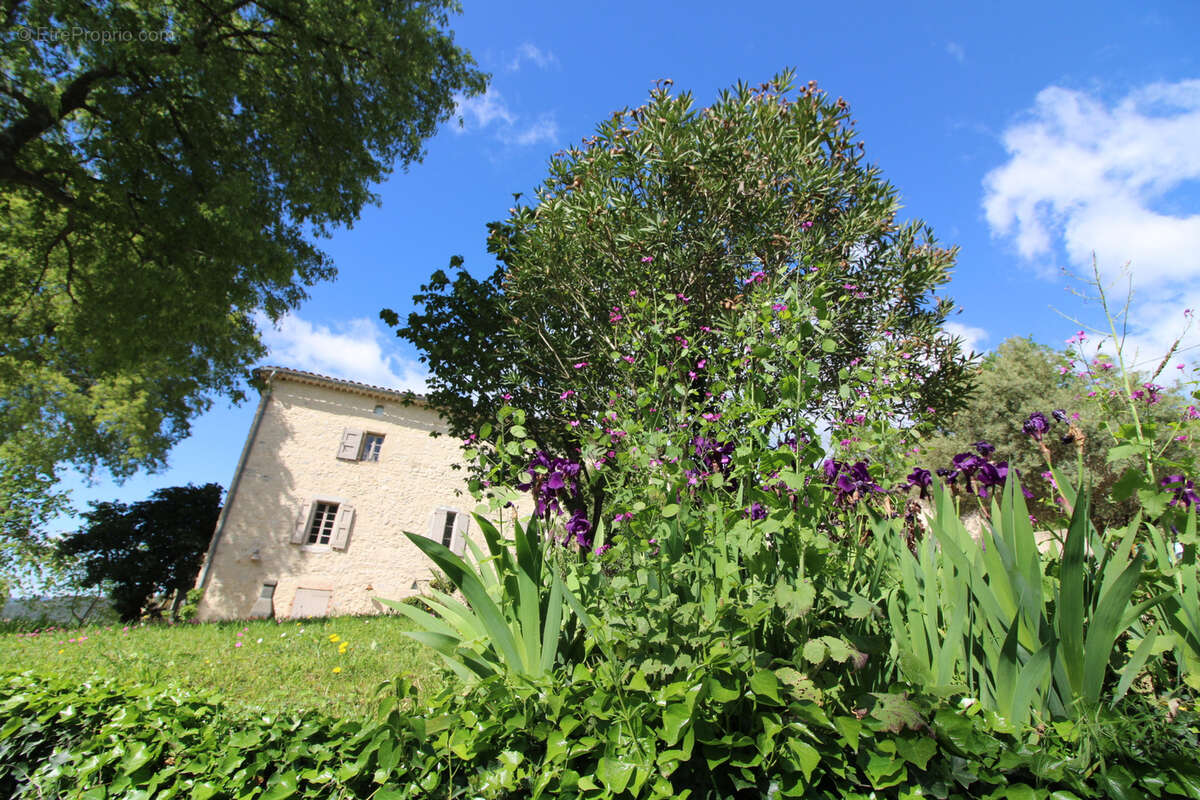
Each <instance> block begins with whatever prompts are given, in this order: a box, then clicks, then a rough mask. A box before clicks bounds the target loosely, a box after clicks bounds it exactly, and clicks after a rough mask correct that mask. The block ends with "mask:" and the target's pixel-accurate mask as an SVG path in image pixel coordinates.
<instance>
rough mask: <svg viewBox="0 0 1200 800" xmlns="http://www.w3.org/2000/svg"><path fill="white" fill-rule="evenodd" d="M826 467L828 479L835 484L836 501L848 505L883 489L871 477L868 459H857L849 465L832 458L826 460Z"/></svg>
mask: <svg viewBox="0 0 1200 800" xmlns="http://www.w3.org/2000/svg"><path fill="white" fill-rule="evenodd" d="M824 469H825V478H826V481H827V482H828V483H831V484H832V485H833V489H834V502H835V503H839V504H843V505H848V504H852V503H855V502H857V501H858V500H861V499H862V498H864V497H866V496H868V495H870V494H874V493H876V492H882V491H883V489H882V488H881V487H880V486H879V485H878V484H877V483H875V481H874V480H872V479H871V473H870V471H869V470H868V468H867V462H866V461H856V462H855V463H854V464H849V465H848V464H845V463H843V462H841V461H834V460H832V459H831V460H829V461H826V462H825V467H824Z"/></svg>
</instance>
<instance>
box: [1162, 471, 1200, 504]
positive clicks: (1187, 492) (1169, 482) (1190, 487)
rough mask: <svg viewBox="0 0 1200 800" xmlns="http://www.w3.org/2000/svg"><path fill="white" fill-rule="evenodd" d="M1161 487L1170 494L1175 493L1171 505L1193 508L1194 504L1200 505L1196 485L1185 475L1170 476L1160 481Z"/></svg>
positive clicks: (1199, 496)
mask: <svg viewBox="0 0 1200 800" xmlns="http://www.w3.org/2000/svg"><path fill="white" fill-rule="evenodd" d="M1159 485H1160V486H1162V487H1163V488H1164V489H1166V490H1167V491H1169V492H1174V493H1175V497H1174V498H1172V499H1171V505H1173V506H1178V505H1182V506H1183V507H1184V508H1191V507H1192V504H1193V503H1200V495H1198V494H1196V484H1195V483H1194V482H1193V481H1191V480H1189V479H1188V478H1187V476H1185V475H1168V476H1167V477H1165V478H1163V479H1162V480H1161V481H1159Z"/></svg>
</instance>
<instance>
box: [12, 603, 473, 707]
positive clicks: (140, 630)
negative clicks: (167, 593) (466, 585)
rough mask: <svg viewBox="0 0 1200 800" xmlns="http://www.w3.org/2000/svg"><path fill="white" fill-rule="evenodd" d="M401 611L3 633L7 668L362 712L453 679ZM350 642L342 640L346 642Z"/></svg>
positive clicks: (238, 701)
mask: <svg viewBox="0 0 1200 800" xmlns="http://www.w3.org/2000/svg"><path fill="white" fill-rule="evenodd" d="M407 628H408V623H407V621H405V620H404V619H401V618H397V617H343V618H336V619H322V620H305V621H303V622H294V621H290V620H289V621H282V622H273V621H269V622H264V621H257V622H236V623H235V622H223V623H208V624H202V625H201V624H177V625H172V626H168V625H165V624H153V625H133V626H129V627H125V626H122V625H120V624H113V625H104V626H92V627H87V628H76V629H70V630H61V629H58V630H55V629H52V630H49V631H43V632H39V633H8V634H3V635H0V672H9V671H16V672H25V671H27V670H32V671H33V672H35V673H52V674H55V675H59V676H62V677H67V678H70V679H73V680H77V681H79V682H80V683H83V682H86V681H89V680H94V679H96V678H116V679H118V680H125V681H130V682H136V683H141V684H156V683H157V684H171V685H176V686H183V687H186V688H190V689H212V690H216V691H219V692H220V693H221V694H222V695H223V696H224V698H225V700H226V701H227V702H228V703H230V704H231V705H237V706H242V707H247V708H251V709H256V710H257V709H261V710H263V711H264V712H269V713H274V712H277V711H279V710H281V709H287V710H297V711H298V710H305V709H313V710H318V711H322V712H324V713H327V714H330V715H333V716H338V717H364V716H366V715H368V714H369V713H370V711H371V709H372V706H373V704H374V699H375V697H376V692H377V690H378V688H379V685H380V684H381V683H382V682H383V681H386V680H389V679H391V678H394V677H395V676H397V675H401V674H406V673H407V674H408V675H409V677H410V680H412V681H413V682H414V683H416V684H417V685H418V686H419V687H420V689H421V693H422V695H423V697H428V696H430V695H432V694H433V693H436V692H437V691H438V690H439V689H440V688H442V686H444V685H445V682H446V681H450V680H453V676H451V675H448V674H447V673H446V672H445V671H444V670H442V669H441V668H440V666H439V663H440V659H438V658H437V657H436V656H435V655H434V654H433V653H432V651H430V650H428V649H427V648H425V647H424V646H422V645H420V644H417V643H416V642H414V641H412V640H411V639H409V638H408V637H406V636H404V635H403V631H404V630H406V629H407ZM343 645H344V646H343Z"/></svg>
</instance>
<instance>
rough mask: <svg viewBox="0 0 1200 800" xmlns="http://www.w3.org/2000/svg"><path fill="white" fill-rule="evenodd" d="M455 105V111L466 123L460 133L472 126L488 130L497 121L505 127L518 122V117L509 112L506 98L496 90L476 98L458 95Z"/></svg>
mask: <svg viewBox="0 0 1200 800" xmlns="http://www.w3.org/2000/svg"><path fill="white" fill-rule="evenodd" d="M455 104H456V106H457V107H456V109H455V111H456V113H457V114H458V116H460V117H462V119H463V123H464V124H463V127H462V128H459V129H458V130H460V131H461V130H466V129H467V128H469V127H472V126H474V127H477V128H486V127H487V126H489V125H491V124H492V123H493V122H497V121H498V122H500V123H502V124H504V125H512V124H513V122H515V121H516V115H515V114H513V112H511V111H509V110H508V106H507V105H505V103H504V98H503V97H501V96H500V92H498V91H496V90H495V89H488V90H487V91H486V92H485V93H483V94H481V95H476V96H475V97H463V96H462V95H458V96H457V97H455Z"/></svg>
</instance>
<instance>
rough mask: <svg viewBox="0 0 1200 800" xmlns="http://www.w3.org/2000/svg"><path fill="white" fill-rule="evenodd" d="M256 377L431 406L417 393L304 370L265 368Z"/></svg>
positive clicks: (256, 371)
mask: <svg viewBox="0 0 1200 800" xmlns="http://www.w3.org/2000/svg"><path fill="white" fill-rule="evenodd" d="M254 375H255V377H257V378H258V379H259V380H261V381H262V382H263V383H269V382H270V381H271V380H273V379H278V378H284V379H286V380H290V381H295V382H296V383H306V384H308V385H310V386H326V387H329V388H333V389H342V390H344V391H347V392H353V393H355V394H362V395H367V396H368V397H379V398H382V399H385V400H399V401H401V402H404V403H418V404H420V405H428V404H429V400H428V399H427V398H426V397H425V395H421V394H417V393H416V392H410V391H402V390H399V389H388V388H387V387H384V386H374V385H372V384H369V383H359V382H358V381H350V380H346V379H345V378H334V377H331V376H329V375H319V374H317V373H315V372H307V371H306V370H302V369H291V368H290V367H275V366H263V367H259V368H258V369H256V370H254Z"/></svg>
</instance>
